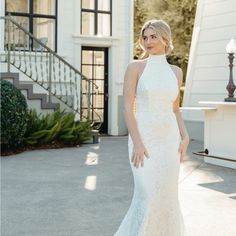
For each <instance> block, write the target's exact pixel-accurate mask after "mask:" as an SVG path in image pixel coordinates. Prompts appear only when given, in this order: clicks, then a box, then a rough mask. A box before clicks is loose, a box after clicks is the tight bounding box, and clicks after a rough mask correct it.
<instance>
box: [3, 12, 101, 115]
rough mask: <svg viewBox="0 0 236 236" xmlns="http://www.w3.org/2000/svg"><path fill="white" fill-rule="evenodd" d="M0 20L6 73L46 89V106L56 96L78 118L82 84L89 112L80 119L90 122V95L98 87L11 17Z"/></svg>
mask: <svg viewBox="0 0 236 236" xmlns="http://www.w3.org/2000/svg"><path fill="white" fill-rule="evenodd" d="M0 19H1V20H4V21H5V44H4V51H5V56H4V59H3V62H6V63H7V70H8V72H9V73H10V65H13V66H14V67H16V68H17V69H18V70H20V71H21V72H23V73H24V74H25V75H27V77H29V78H30V79H32V80H33V81H34V82H36V83H37V84H39V85H40V86H41V87H43V88H44V89H46V91H47V94H48V99H49V102H51V101H52V96H55V97H56V98H57V99H59V100H60V101H61V102H63V103H64V104H65V105H66V106H68V107H70V108H71V109H72V110H73V111H75V112H76V113H78V114H80V107H81V106H82V107H83V104H82V102H83V101H81V99H80V83H81V81H83V91H87V94H88V95H87V101H84V103H85V104H86V106H88V112H87V114H86V116H84V115H83V114H80V116H81V118H82V117H84V118H87V119H90V118H91V110H92V104H91V95H92V94H91V91H94V90H97V89H98V86H97V85H96V84H95V83H93V82H92V80H90V79H88V78H86V77H85V76H84V75H83V74H81V72H79V71H78V70H77V69H76V68H75V67H73V66H72V65H70V64H69V63H68V62H67V61H65V60H64V59H63V58H62V57H60V56H59V55H58V54H56V53H55V52H54V51H53V50H52V49H50V48H49V47H47V46H46V45H45V44H44V43H42V42H41V40H40V39H37V38H36V37H35V36H34V35H33V34H31V33H30V32H28V31H27V30H26V29H25V28H24V27H22V26H21V25H20V24H19V23H18V22H16V21H15V20H14V19H13V17H11V16H10V15H8V16H5V17H0ZM1 59H2V58H1ZM81 84H82V83H81ZM81 86H82V85H81ZM99 118H100V117H99ZM100 120H101V118H100Z"/></svg>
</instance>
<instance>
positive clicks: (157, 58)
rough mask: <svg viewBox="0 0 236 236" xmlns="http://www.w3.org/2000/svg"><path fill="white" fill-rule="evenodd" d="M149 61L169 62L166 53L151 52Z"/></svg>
mask: <svg viewBox="0 0 236 236" xmlns="http://www.w3.org/2000/svg"><path fill="white" fill-rule="evenodd" d="M148 61H150V62H154V63H167V59H166V54H160V55H157V54H149V57H148Z"/></svg>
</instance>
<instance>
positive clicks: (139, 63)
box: [127, 59, 146, 70]
mask: <svg viewBox="0 0 236 236" xmlns="http://www.w3.org/2000/svg"><path fill="white" fill-rule="evenodd" d="M145 63H146V60H145V59H144V60H133V61H131V62H130V63H129V64H128V67H127V68H128V69H131V70H137V69H139V68H140V66H142V65H143V64H145Z"/></svg>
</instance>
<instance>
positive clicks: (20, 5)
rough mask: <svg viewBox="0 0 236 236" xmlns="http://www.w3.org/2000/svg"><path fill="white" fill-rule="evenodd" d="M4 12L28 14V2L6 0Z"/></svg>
mask: <svg viewBox="0 0 236 236" xmlns="http://www.w3.org/2000/svg"><path fill="white" fill-rule="evenodd" d="M6 11H8V12H23V13H29V0H14V1H12V0H7V1H6Z"/></svg>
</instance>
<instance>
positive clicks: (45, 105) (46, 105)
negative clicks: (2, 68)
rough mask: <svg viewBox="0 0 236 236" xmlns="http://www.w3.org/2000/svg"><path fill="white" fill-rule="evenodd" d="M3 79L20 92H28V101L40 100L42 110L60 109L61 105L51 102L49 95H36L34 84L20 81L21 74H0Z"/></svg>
mask: <svg viewBox="0 0 236 236" xmlns="http://www.w3.org/2000/svg"><path fill="white" fill-rule="evenodd" d="M0 78H1V79H10V80H12V81H13V84H14V86H15V87H16V88H18V89H20V90H26V94H27V95H26V96H27V99H28V100H40V101H41V102H40V103H41V109H53V110H55V109H57V108H59V106H60V104H59V103H54V102H49V101H48V95H47V94H45V93H34V92H33V84H27V83H22V84H20V81H19V73H0Z"/></svg>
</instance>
